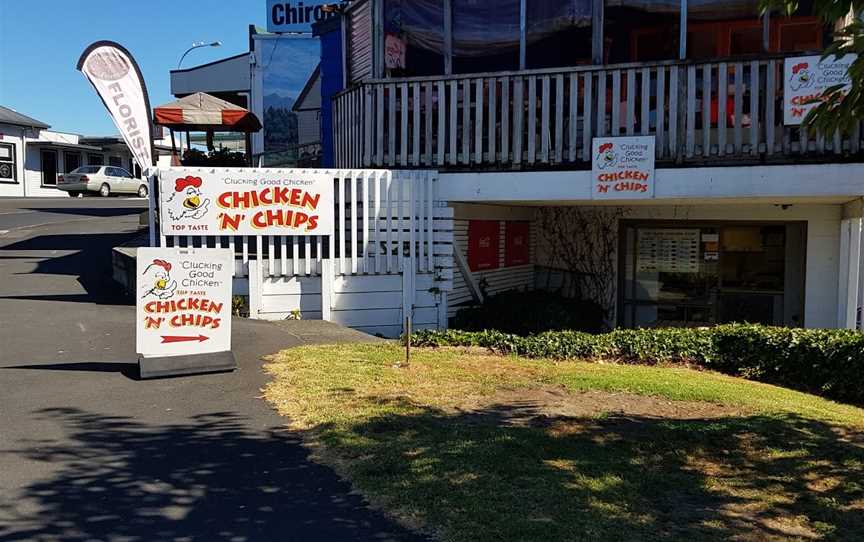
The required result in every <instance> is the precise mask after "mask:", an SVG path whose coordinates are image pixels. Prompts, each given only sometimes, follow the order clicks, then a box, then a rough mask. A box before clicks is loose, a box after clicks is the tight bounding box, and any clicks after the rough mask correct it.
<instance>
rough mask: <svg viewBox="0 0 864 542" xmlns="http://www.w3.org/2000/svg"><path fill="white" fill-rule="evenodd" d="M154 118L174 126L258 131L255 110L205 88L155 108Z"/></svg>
mask: <svg viewBox="0 0 864 542" xmlns="http://www.w3.org/2000/svg"><path fill="white" fill-rule="evenodd" d="M153 120H154V121H155V123H156V124H158V125H160V126H167V127H169V128H173V129H175V130H189V131H229V132H257V131H258V130H260V129H261V122H260V121H259V120H258V117H256V116H255V114H254V113H252V112H250V111H249V110H248V109H244V108H242V107H240V106H239V105H235V104H232V103H231V102H226V101H225V100H222V99H220V98H217V97H215V96H211V95H210V94H207V93H205V92H196V93H195V94H190V95H189V96H185V97H183V98H180V99H179V100H177V101H174V102H171V103H168V104H165V105H160V106H158V107H156V108H155V109H154V110H153Z"/></svg>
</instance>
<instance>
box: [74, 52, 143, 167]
mask: <svg viewBox="0 0 864 542" xmlns="http://www.w3.org/2000/svg"><path fill="white" fill-rule="evenodd" d="M78 70H79V71H81V72H82V73H83V74H84V76H85V77H87V79H88V80H89V81H90V83H91V84H92V85H93V88H95V89H96V93H97V94H99V97H100V98H102V103H104V104H105V107H106V108H107V109H108V113H109V114H110V115H111V119H112V120H113V121H114V124H116V125H117V129H118V130H120V134H121V135H122V136H123V139H124V140H125V141H126V145H128V146H129V150H130V151H131V152H132V155H133V156H134V157H135V160H136V161H137V162H138V165H139V166H141V169H142V170H145V171H146V170H148V169H149V168H151V167H152V166H153V138H152V128H151V127H152V117H151V113H150V99H149V98H148V97H147V87H146V86H145V85H144V79H143V77H142V76H141V70H140V69H139V68H138V64H137V63H136V62H135V59H134V58H132V55H131V54H129V51H127V50H126V49H125V48H124V47H123V46H122V45H120V44H118V43H115V42H113V41H97V42H96V43H93V44H92V45H90V46H89V47H87V49H86V50H85V51H84V52H83V53H82V54H81V58H80V59H78Z"/></svg>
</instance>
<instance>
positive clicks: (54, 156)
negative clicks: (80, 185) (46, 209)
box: [0, 106, 140, 197]
mask: <svg viewBox="0 0 864 542" xmlns="http://www.w3.org/2000/svg"><path fill="white" fill-rule="evenodd" d="M48 128H49V126H48V125H47V124H45V123H44V122H41V121H38V120H36V119H34V118H31V117H28V116H26V115H22V114H21V113H18V112H17V111H14V110H12V109H9V108H7V107H3V106H0V197H4V196H5V197H31V196H49V197H50V196H54V197H57V196H64V195H66V193H65V192H62V191H59V190H57V177H58V175H62V174H63V173H68V172H71V171H72V170H74V169H75V168H77V167H79V166H83V165H101V164H105V165H111V166H117V167H122V168H124V169H126V170H128V171H130V172H134V173H136V174H140V171H139V169H138V168H137V166H136V165H135V163H134V160H133V158H132V154H131V153H130V152H129V149H128V148H127V147H126V144H125V143H124V142H123V140H122V139H121V138H119V137H84V136H80V135H78V134H69V133H63V132H54V131H51V130H49V129H48Z"/></svg>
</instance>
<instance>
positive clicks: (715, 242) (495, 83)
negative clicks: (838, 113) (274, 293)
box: [322, 0, 864, 328]
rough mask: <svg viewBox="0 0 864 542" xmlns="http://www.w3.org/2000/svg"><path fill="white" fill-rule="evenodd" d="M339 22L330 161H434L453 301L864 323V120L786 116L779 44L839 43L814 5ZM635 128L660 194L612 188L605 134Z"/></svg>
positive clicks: (383, 1) (679, 319)
mask: <svg viewBox="0 0 864 542" xmlns="http://www.w3.org/2000/svg"><path fill="white" fill-rule="evenodd" d="M526 4H527V8H526ZM520 13H521V15H520ZM331 26H333V25H331ZM333 31H334V32H341V35H342V36H343V37H344V40H345V42H344V43H343V44H341V47H338V48H336V47H332V48H331V49H330V51H331V54H333V53H334V52H336V51H337V50H338V51H344V55H345V57H344V58H343V62H342V64H343V71H344V77H343V79H344V83H343V82H342V81H340V82H337V83H336V84H338V83H343V84H342V85H341V86H342V88H345V87H346V86H347V89H346V90H344V91H343V92H342V93H340V94H338V95H337V96H336V97H335V98H334V101H333V127H334V128H333V130H334V135H333V141H334V148H333V150H332V155H333V156H334V157H335V158H334V162H333V163H325V164H323V165H324V166H325V167H327V166H333V167H336V168H364V169H365V168H391V169H392V168H409V169H410V168H430V169H436V170H438V171H439V176H438V179H439V181H438V183H437V184H438V194H437V195H438V198H439V199H442V200H446V201H448V202H449V205H450V206H451V207H452V208H453V209H454V212H455V216H454V230H455V249H456V254H455V256H456V262H457V263H458V264H459V266H458V267H459V269H461V272H460V273H457V274H456V276H455V277H454V290H453V291H452V292H451V293H450V296H449V300H448V301H449V305H450V307H449V312H450V313H451V314H452V313H453V312H454V311H455V310H456V309H458V307H459V306H462V305H466V304H472V303H476V302H477V301H478V300H479V299H480V298H481V297H482V296H483V295H484V293H486V294H488V293H495V292H498V291H502V290H506V289H511V288H521V289H532V288H550V289H561V290H562V291H563V292H565V293H568V294H571V295H575V294H577V293H579V292H581V295H583V296H586V297H593V298H595V299H597V300H598V301H599V302H601V303H602V304H605V305H606V306H607V308H609V309H610V312H611V314H612V322H613V323H614V324H616V325H620V326H626V327H637V326H661V325H683V326H697V325H710V324H714V323H720V322H728V321H744V320H747V321H751V322H763V323H769V324H781V325H791V326H806V327H850V328H854V327H860V322H859V320H860V316H859V313H860V307H861V306H862V304H864V281H862V278H864V272H862V269H861V267H862V259H861V258H862V252H864V249H862V195H864V152H862V149H864V146H862V144H864V140H862V133H864V132H862V130H861V127H860V125H856V128H855V130H853V132H852V133H851V134H848V135H841V134H828V135H822V134H820V135H813V134H809V133H807V132H806V131H804V130H802V129H801V128H800V127H799V126H796V125H789V124H784V115H783V112H784V107H783V106H784V103H785V101H784V97H785V96H784V92H785V91H784V82H787V81H786V80H787V79H789V74H788V73H786V71H784V70H789V67H788V66H785V67H784V59H786V58H796V57H800V56H802V55H818V54H820V51H821V49H822V48H823V47H824V46H825V45H827V44H828V43H830V40H831V37H832V32H833V28H831V27H830V26H823V25H822V23H821V22H820V20H819V19H818V18H817V17H815V16H814V14H813V12H812V5H811V3H809V2H803V3H801V5H800V8H799V9H798V11H797V12H796V13H795V14H794V15H793V16H791V17H785V16H779V15H776V14H773V13H772V14H769V15H766V16H765V17H762V18H760V13H759V5H758V2H756V1H755V0H753V1H748V0H742V1H739V2H733V3H729V2H724V1H721V0H715V1H712V0H709V1H705V2H699V3H692V2H691V3H689V4H688V2H687V1H686V0H684V1H682V2H681V3H680V5H679V3H678V2H672V3H670V2H665V1H664V2H661V1H645V0H639V1H634V2H628V1H615V2H611V1H609V0H607V1H606V2H605V3H604V2H602V1H592V0H550V1H548V2H527V3H526V2H524V1H523V2H521V3H520V0H503V1H501V2H495V3H492V2H460V1H458V0H444V1H443V2H441V3H438V4H434V3H431V2H416V3H413V2H401V1H397V0H358V1H356V2H353V3H352V4H351V6H350V7H349V8H347V9H346V10H345V13H344V15H343V17H342V25H341V29H340V28H338V27H335V29H334V30H333ZM322 43H323V41H322ZM816 61H817V62H818V58H817V59H816ZM796 63H800V62H798V61H796ZM324 77H325V80H324V81H323V82H322V85H323V86H324V87H325V88H331V87H332V85H333V84H334V82H333V81H329V80H327V75H326V74H325V75H324ZM323 107H324V109H327V108H328V107H330V105H329V104H326V103H325V104H324V105H323ZM325 116H326V114H325ZM625 135H633V136H639V135H643V136H653V138H654V141H655V143H656V152H655V159H656V175H655V181H654V186H653V192H651V193H649V194H648V195H649V196H650V197H648V198H642V197H639V196H638V195H637V196H627V195H620V196H611V197H608V196H607V197H604V198H603V199H602V200H601V199H600V198H599V196H598V194H597V189H596V182H595V180H594V178H593V177H592V174H591V167H592V161H593V160H594V159H596V158H597V157H594V156H592V138H594V137H604V136H625ZM324 155H325V156H330V155H331V154H330V151H329V149H324ZM637 197H638V198H639V199H637ZM586 216H590V217H592V218H590V219H586V218H585V217H586ZM568 224H569V225H570V226H569V228H570V229H569V230H568V229H567V228H568ZM580 251H581V252H580ZM579 254H582V256H579ZM605 254H610V255H611V260H609V259H607V260H608V261H609V262H610V264H609V265H608V266H607V265H604V264H603V263H602V260H604V259H606V258H605V256H604V255H605ZM580 257H581V258H583V259H584V258H595V259H597V260H598V262H600V263H598V265H596V266H595V267H591V266H588V269H587V270H586V269H585V266H584V265H583V266H581V267H580V266H579V265H574V264H573V263H572V259H574V258H576V259H578V258H580ZM583 263H584V262H583Z"/></svg>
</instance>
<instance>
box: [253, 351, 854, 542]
mask: <svg viewBox="0 0 864 542" xmlns="http://www.w3.org/2000/svg"><path fill="white" fill-rule="evenodd" d="M402 355H403V354H402V351H401V350H400V349H399V348H398V347H397V346H395V345H392V344H383V345H350V346H327V347H320V346H319V347H302V348H296V349H291V350H287V351H284V352H281V353H280V354H278V355H277V356H275V357H274V359H273V360H272V361H271V363H270V364H269V365H268V366H267V369H268V371H269V372H270V373H271V374H272V376H273V380H272V381H271V382H270V384H269V385H268V387H267V388H266V390H265V395H266V398H267V399H268V400H269V401H270V402H271V403H272V404H273V405H274V406H275V407H276V408H277V409H278V410H279V412H280V413H281V414H283V415H285V416H286V417H287V419H288V420H289V423H290V424H291V425H292V426H293V427H295V428H297V429H300V430H302V431H303V432H304V434H305V436H306V438H307V441H308V442H309V443H310V446H311V447H312V449H313V450H314V455H315V457H316V458H317V459H318V460H319V461H321V462H323V463H326V464H328V465H331V466H333V467H334V468H335V469H336V470H337V471H339V472H340V473H341V474H343V475H344V476H346V477H347V478H348V479H350V480H351V482H352V483H353V484H354V487H355V488H357V489H358V490H359V491H361V492H362V493H363V494H364V495H365V496H366V497H367V498H368V499H369V500H370V501H371V502H372V503H373V504H374V505H376V506H379V507H381V508H383V509H385V510H387V511H389V512H390V513H391V514H392V515H393V516H395V517H397V518H399V519H400V520H401V521H403V522H404V523H406V524H408V525H411V526H415V527H418V528H421V529H423V530H425V531H426V532H430V533H433V534H435V535H437V536H438V537H440V538H441V539H444V540H454V541H486V540H488V541H493V540H494V541H501V540H538V541H551V540H600V541H603V540H672V539H680V540H689V541H693V542H695V541H703V540H730V539H732V540H790V539H791V540H795V539H801V540H813V539H825V540H850V541H851V540H856V541H859V540H864V410H862V409H859V408H855V407H852V406H848V405H841V404H838V403H833V402H830V401H826V400H823V399H820V398H817V397H814V396H811V395H806V394H802V393H798V392H795V391H790V390H786V389H783V388H777V387H774V386H769V385H765V384H759V383H754V382H748V381H745V380H741V379H736V378H732V377H727V376H723V375H718V374H714V373H708V372H699V371H693V370H689V369H682V368H672V367H640V366H620V365H608V364H589V363H574V362H561V363H556V362H552V361H544V360H540V361H538V360H530V361H529V360H524V359H520V358H516V357H501V356H493V355H487V354H485V353H483V352H480V351H477V350H457V349H440V350H426V349H423V350H418V351H415V352H414V356H412V363H411V364H410V365H409V366H408V367H395V366H394V362H396V361H399V360H400V359H401V357H402Z"/></svg>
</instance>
